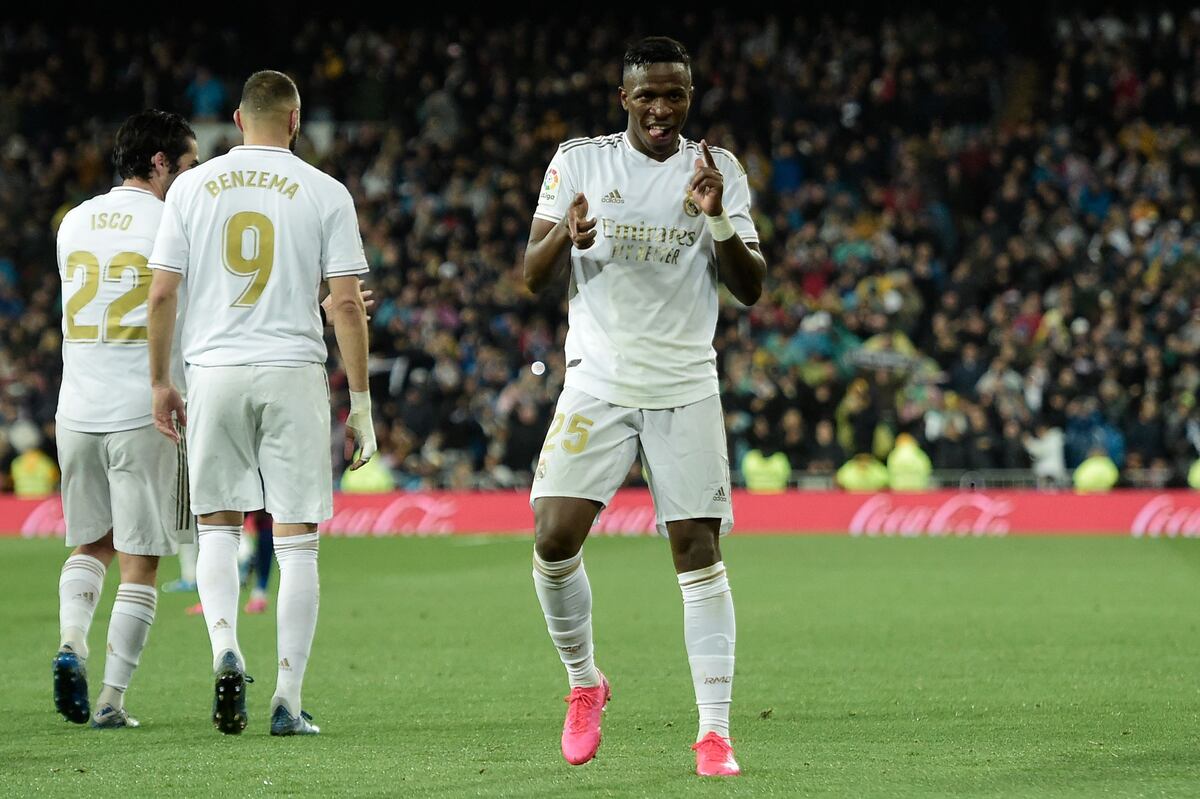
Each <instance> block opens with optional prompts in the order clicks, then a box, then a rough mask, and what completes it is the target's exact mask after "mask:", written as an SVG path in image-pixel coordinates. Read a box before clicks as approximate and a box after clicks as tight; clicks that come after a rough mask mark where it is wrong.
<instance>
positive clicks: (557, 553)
mask: <svg viewBox="0 0 1200 799" xmlns="http://www.w3.org/2000/svg"><path fill="white" fill-rule="evenodd" d="M582 548H583V541H582V540H581V539H577V538H576V537H574V536H571V535H569V534H567V533H566V532H565V531H563V530H556V529H553V528H545V527H543V526H542V525H537V526H536V529H535V533H534V541H533V550H534V552H536V553H537V556H538V557H539V558H541V559H542V560H544V561H546V562H548V563H557V562H558V561H560V560H567V559H569V558H573V557H575V555H576V554H578V552H579V550H580V549H582Z"/></svg>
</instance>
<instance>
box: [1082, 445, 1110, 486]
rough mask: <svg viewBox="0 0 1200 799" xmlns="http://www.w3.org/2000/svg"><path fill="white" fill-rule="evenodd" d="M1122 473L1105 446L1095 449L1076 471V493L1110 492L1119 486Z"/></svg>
mask: <svg viewBox="0 0 1200 799" xmlns="http://www.w3.org/2000/svg"><path fill="white" fill-rule="evenodd" d="M1119 477H1120V472H1119V471H1118V470H1117V464H1115V463H1113V459H1112V458H1110V457H1109V456H1108V451H1107V450H1105V448H1104V447H1103V446H1096V447H1093V448H1092V450H1091V452H1089V453H1088V457H1087V458H1086V459H1085V460H1084V461H1083V463H1081V464H1079V466H1078V467H1076V469H1075V476H1074V479H1075V490H1076V491H1108V490H1109V489H1111V488H1112V487H1113V486H1115V485H1116V484H1117V479H1118V478H1119Z"/></svg>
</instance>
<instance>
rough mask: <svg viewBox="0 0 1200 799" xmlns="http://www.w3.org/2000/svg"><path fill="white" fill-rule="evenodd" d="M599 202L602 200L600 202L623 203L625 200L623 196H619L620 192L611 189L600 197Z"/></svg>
mask: <svg viewBox="0 0 1200 799" xmlns="http://www.w3.org/2000/svg"><path fill="white" fill-rule="evenodd" d="M600 202H602V203H623V202H625V200H624V198H623V197H621V192H619V191H617V190H616V189H613V190H612V191H610V192H609V193H608V194H606V195H604V196H603V197H601V198H600Z"/></svg>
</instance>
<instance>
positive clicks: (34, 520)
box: [0, 489, 1200, 538]
mask: <svg viewBox="0 0 1200 799" xmlns="http://www.w3.org/2000/svg"><path fill="white" fill-rule="evenodd" d="M733 507H734V514H735V517H736V530H737V531H738V532H742V533H758V534H769V535H802V534H820V533H824V534H829V533H835V534H836V533H841V534H849V535H853V536H904V537H909V536H1005V535H1116V536H1133V537H1167V538H1177V537H1183V538H1196V537H1200V492H1194V491H1169V490H1168V491H1143V490H1127V491H1114V492H1112V493H1108V494H1090V495H1088V494H1076V493H1074V492H1069V491H1064V492H1043V491H1004V490H997V491H990V490H987V491H932V492H927V493H913V494H900V493H880V494H850V493H843V492H836V491H791V492H788V493H783V494H752V493H750V492H748V491H734V492H733ZM64 529H65V523H64V521H63V513H62V503H61V502H60V500H59V498H58V497H53V498H49V499H42V500H27V499H26V500H23V499H15V498H12V497H0V536H23V537H26V538H37V537H50V536H61V535H62V534H63V531H64ZM321 529H322V530H323V531H324V532H326V533H329V534H332V535H343V536H391V535H415V536H442V535H470V534H482V533H515V534H521V533H525V534H528V533H529V532H531V531H532V529H533V514H532V512H531V511H530V509H529V501H528V494H527V493H526V492H524V491H496V492H451V491H428V492H412V493H400V492H397V493H390V494H365V495H364V494H339V495H336V496H335V497H334V515H333V518H332V519H330V520H328V521H327V522H325V523H324V524H322V525H321ZM654 529H655V517H654V506H653V504H652V502H651V499H650V495H649V492H647V491H645V490H639V489H627V490H623V491H621V492H619V493H618V494H617V496H616V498H615V499H614V500H613V502H612V504H611V505H610V506H609V507H608V509H607V510H605V512H604V513H603V514H602V515H601V516H600V519H599V520H598V521H597V524H596V531H597V532H599V533H603V534H610V535H645V534H650V533H653V532H654Z"/></svg>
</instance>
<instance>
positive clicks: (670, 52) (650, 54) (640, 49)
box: [621, 36, 692, 77]
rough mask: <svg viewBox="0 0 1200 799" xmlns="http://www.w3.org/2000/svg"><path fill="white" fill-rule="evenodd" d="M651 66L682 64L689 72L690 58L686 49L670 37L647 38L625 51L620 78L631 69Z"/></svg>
mask: <svg viewBox="0 0 1200 799" xmlns="http://www.w3.org/2000/svg"><path fill="white" fill-rule="evenodd" d="M651 64H683V65H684V66H685V67H687V68H688V71H689V72H690V71H691V69H692V58H691V56H689V55H688V51H687V48H686V47H684V46H683V45H682V44H680V43H679V42H677V41H675V40H674V39H672V38H671V37H670V36H647V37H646V38H645V39H641V40H639V41H636V42H634V43H633V44H631V45H629V48H628V49H627V50H625V61H624V66H623V68H622V70H621V75H622V77H624V76H625V74H627V73H628V72H629V70H631V69H635V68H637V67H648V66H650V65H651Z"/></svg>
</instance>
